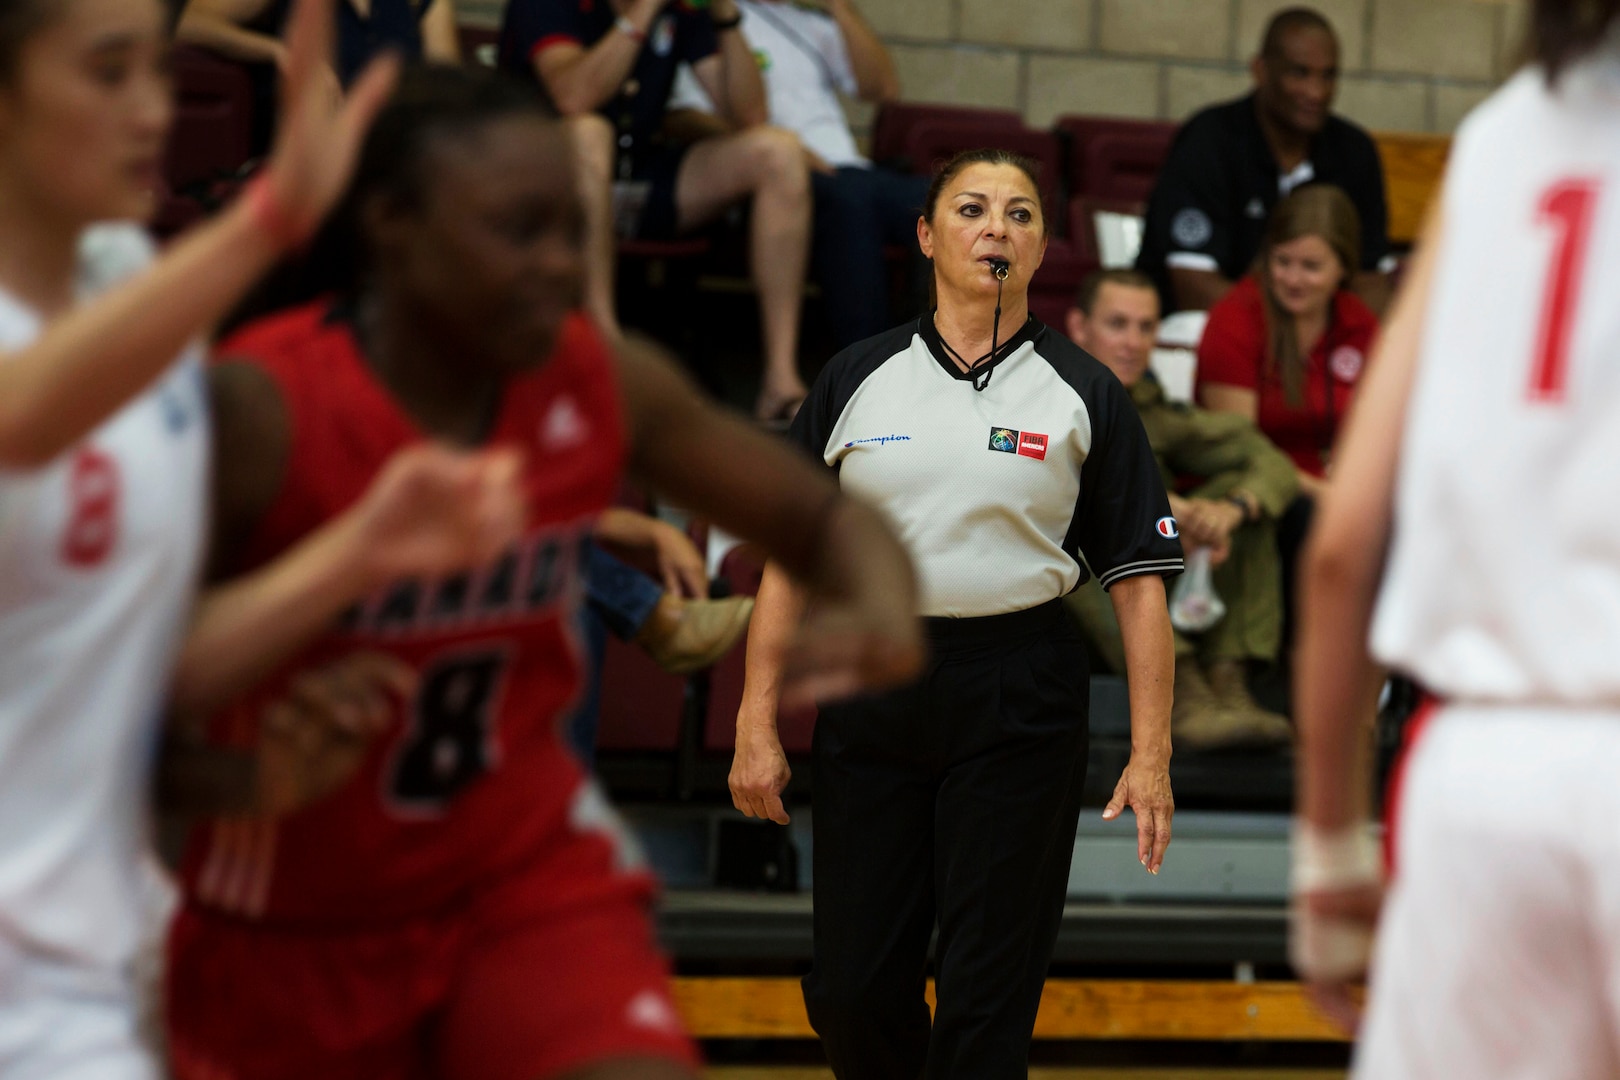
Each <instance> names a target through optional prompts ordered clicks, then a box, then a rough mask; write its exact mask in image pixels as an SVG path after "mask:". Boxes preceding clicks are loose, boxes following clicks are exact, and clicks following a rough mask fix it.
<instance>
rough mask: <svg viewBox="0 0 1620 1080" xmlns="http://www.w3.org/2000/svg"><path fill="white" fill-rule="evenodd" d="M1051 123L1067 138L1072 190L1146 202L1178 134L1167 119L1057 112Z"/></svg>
mask: <svg viewBox="0 0 1620 1080" xmlns="http://www.w3.org/2000/svg"><path fill="white" fill-rule="evenodd" d="M1054 128H1055V129H1056V130H1057V131H1058V132H1059V133H1060V135H1062V137H1063V138H1064V139H1065V141H1066V142H1067V143H1068V153H1067V159H1068V170H1067V172H1068V177H1067V178H1068V182H1069V190H1070V191H1071V192H1072V193H1073V194H1074V195H1083V196H1087V197H1089V198H1093V199H1103V200H1108V201H1121V202H1136V203H1144V204H1145V203H1146V202H1147V198H1148V195H1149V194H1151V193H1152V191H1153V185H1154V183H1155V181H1156V180H1157V179H1158V176H1159V170H1160V168H1162V167H1163V165H1164V160H1165V158H1166V157H1168V156H1169V154H1170V144H1171V143H1172V142H1173V141H1174V140H1175V134H1176V125H1175V124H1173V123H1170V122H1168V121H1162V120H1124V119H1116V118H1112V117H1101V116H1064V117H1060V118H1059V119H1058V121H1057V123H1056V124H1055V125H1054Z"/></svg>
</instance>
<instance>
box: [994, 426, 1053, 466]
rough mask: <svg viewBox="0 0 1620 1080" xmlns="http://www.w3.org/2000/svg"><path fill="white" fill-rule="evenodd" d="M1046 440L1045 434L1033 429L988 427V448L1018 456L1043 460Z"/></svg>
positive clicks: (1044, 458)
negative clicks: (1019, 429) (1020, 429)
mask: <svg viewBox="0 0 1620 1080" xmlns="http://www.w3.org/2000/svg"><path fill="white" fill-rule="evenodd" d="M1046 442H1047V439H1046V436H1045V435H1042V434H1040V433H1038V432H1034V431H1018V430H1016V429H1014V428H1004V427H993V428H991V429H990V449H991V450H995V451H997V452H999V453H1003V454H1017V455H1018V456H1019V457H1027V458H1034V459H1035V460H1036V461H1045V460H1046Z"/></svg>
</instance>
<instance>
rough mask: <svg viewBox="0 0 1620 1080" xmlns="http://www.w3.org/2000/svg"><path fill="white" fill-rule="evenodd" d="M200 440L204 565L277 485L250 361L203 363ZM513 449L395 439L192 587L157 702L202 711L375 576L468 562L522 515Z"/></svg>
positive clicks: (480, 558) (281, 466) (269, 414)
mask: <svg viewBox="0 0 1620 1080" xmlns="http://www.w3.org/2000/svg"><path fill="white" fill-rule="evenodd" d="M210 386H211V389H212V394H211V399H212V403H213V414H214V425H215V436H216V438H215V444H214V486H215V493H214V527H213V536H214V545H215V552H214V557H213V559H212V560H211V562H212V565H213V567H214V576H215V577H216V578H219V577H223V576H224V573H225V572H227V571H228V568H229V567H230V566H231V560H232V559H233V558H234V557H235V556H236V555H237V554H238V552H239V549H240V545H241V543H242V541H243V539H244V538H245V537H246V536H247V535H248V534H249V533H250V532H251V530H252V529H253V527H254V526H255V525H257V523H258V522H259V520H260V518H261V517H262V516H263V515H264V513H265V512H266V511H267V510H268V509H269V507H270V504H271V502H272V501H273V500H274V498H275V496H276V494H277V492H278V491H279V490H280V487H281V483H282V479H283V475H284V473H285V470H286V458H287V445H288V438H289V432H288V429H287V418H286V413H285V410H284V409H283V408H282V406H281V401H280V397H279V395H278V393H277V391H276V387H275V385H274V384H273V383H272V382H271V381H270V379H269V378H268V376H266V375H265V374H264V373H263V372H262V371H261V370H260V369H258V368H254V367H251V366H249V365H245V364H234V363H225V364H220V365H218V366H216V367H215V368H214V369H213V370H212V372H210ZM522 471H523V462H522V458H521V456H520V454H519V453H518V452H517V451H515V450H510V449H505V450H489V451H482V452H476V453H474V452H467V451H462V450H456V449H453V448H451V447H447V446H443V445H439V444H435V443H422V444H418V445H415V446H411V447H408V448H406V449H404V450H401V451H399V452H398V453H397V454H395V455H394V457H392V458H391V459H390V460H389V462H388V464H387V465H385V466H384V467H383V469H382V471H381V472H379V473H378V475H377V477H376V478H375V479H374V480H372V482H371V486H370V487H369V488H367V489H366V493H365V494H364V495H363V496H361V498H360V499H359V500H358V501H357V502H356V503H355V504H354V505H353V506H351V507H350V508H349V509H348V510H346V511H344V512H343V513H342V514H340V515H338V516H337V517H335V518H333V519H332V520H331V521H329V522H327V523H326V524H325V525H323V526H322V527H321V528H319V529H317V530H315V531H314V532H312V533H310V534H309V535H308V536H306V537H305V538H304V539H303V540H301V541H300V542H299V543H298V544H296V545H295V546H293V547H292V548H290V549H289V550H287V551H286V552H284V553H283V554H282V555H281V556H280V557H279V558H277V559H275V560H274V561H272V562H270V563H267V564H266V565H264V566H263V567H260V568H259V569H257V570H255V571H253V572H251V573H248V574H243V575H241V576H239V577H234V578H231V579H230V580H225V581H222V582H221V583H220V584H218V585H216V586H215V587H213V588H211V589H209V590H207V591H206V592H205V593H204V594H203V596H202V597H201V599H200V600H199V601H198V604H197V609H196V611H195V613H194V614H193V616H192V622H191V626H190V628H189V631H188V633H187V635H186V640H185V642H184V644H183V645H182V647H181V650H180V657H179V660H178V661H177V662H176V665H175V673H174V678H173V682H172V684H171V686H170V715H171V717H173V718H174V719H175V720H177V721H180V722H186V721H191V720H196V719H198V718H200V717H203V716H206V715H207V714H208V713H210V712H212V711H213V710H214V709H215V708H217V707H219V706H220V705H222V704H224V703H225V702H227V701H229V700H230V699H231V698H232V697H235V696H236V695H237V694H239V693H241V692H242V691H244V690H246V689H248V688H250V687H251V686H253V685H254V684H255V683H257V682H258V681H259V680H260V679H261V678H263V677H264V676H265V675H267V674H269V673H270V672H271V671H272V670H274V669H275V667H276V666H277V665H278V664H280V663H281V662H282V661H284V660H285V659H287V657H289V656H291V655H292V654H293V653H294V652H296V651H297V650H298V649H299V648H302V647H303V646H304V645H305V644H307V643H308V642H309V641H310V640H312V639H313V638H314V637H316V636H318V635H319V634H321V633H322V632H324V631H325V630H326V629H327V628H328V627H329V626H330V625H331V622H332V620H333V619H335V618H336V617H337V616H338V615H340V614H341V613H342V612H343V611H344V610H345V609H347V608H348V607H349V606H350V605H352V604H354V603H355V602H356V601H358V600H360V599H362V598H364V597H365V596H367V595H369V594H370V593H371V592H373V591H374V590H376V589H378V588H381V587H382V586H384V585H386V584H388V583H389V582H392V581H396V580H399V579H401V578H407V577H429V576H435V575H440V574H448V573H453V572H456V571H459V570H464V569H467V568H470V567H475V566H479V565H482V564H483V563H485V562H488V561H489V560H491V559H493V558H495V557H496V556H497V555H498V554H499V553H500V552H501V551H502V550H503V549H504V548H506V547H507V546H509V545H510V544H512V543H513V542H514V541H515V540H516V539H517V537H518V535H519V533H520V532H521V531H522V528H523V525H524V522H525V520H526V518H527V511H526V501H525V496H524V494H523V487H522V482H521V480H522Z"/></svg>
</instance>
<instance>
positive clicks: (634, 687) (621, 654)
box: [596, 634, 686, 753]
mask: <svg viewBox="0 0 1620 1080" xmlns="http://www.w3.org/2000/svg"><path fill="white" fill-rule="evenodd" d="M685 707H686V680H685V679H684V678H682V677H681V676H679V675H671V674H669V673H668V672H667V671H664V670H663V669H662V668H660V667H659V666H658V665H657V664H655V663H654V662H653V661H652V658H651V657H649V656H648V655H647V654H646V653H645V652H643V651H642V650H641V649H640V648H639V647H637V646H636V645H633V644H631V643H629V642H624V641H620V640H619V639H618V638H616V637H613V636H612V635H611V634H610V635H608V639H607V651H606V654H605V655H604V656H603V658H602V713H601V726H600V728H599V729H598V734H597V739H596V745H597V747H598V749H600V750H603V751H614V750H620V751H642V752H658V753H669V752H673V751H674V750H675V748H676V745H677V744H678V742H679V741H680V731H681V712H682V710H683V709H684V708H685Z"/></svg>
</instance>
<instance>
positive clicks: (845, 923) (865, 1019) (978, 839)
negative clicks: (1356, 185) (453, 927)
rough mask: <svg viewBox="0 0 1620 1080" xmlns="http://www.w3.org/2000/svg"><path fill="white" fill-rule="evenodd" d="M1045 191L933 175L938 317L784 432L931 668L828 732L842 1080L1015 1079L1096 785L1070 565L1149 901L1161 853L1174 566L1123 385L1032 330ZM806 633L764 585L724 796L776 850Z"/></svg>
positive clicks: (821, 391) (820, 856)
mask: <svg viewBox="0 0 1620 1080" xmlns="http://www.w3.org/2000/svg"><path fill="white" fill-rule="evenodd" d="M1034 169H1035V166H1034V164H1033V163H1031V162H1029V161H1027V160H1025V159H1023V158H1020V157H1017V156H1014V155H1010V154H1006V153H1003V152H1000V151H992V150H976V151H970V152H968V153H965V154H962V155H959V156H958V157H956V158H955V159H954V160H952V161H951V162H950V163H948V164H947V165H946V166H945V167H944V168H943V169H942V170H941V171H940V173H939V174H938V176H937V177H936V178H935V179H934V182H933V184H932V186H931V187H930V189H929V191H928V196H927V201H926V203H925V206H924V211H925V212H924V216H923V217H922V218H920V219H919V221H918V223H917V239H918V242H919V244H920V245H921V247H922V252H923V254H924V255H925V256H927V257H928V258H930V259H932V260H933V264H934V286H935V291H936V294H937V296H938V307H937V308H936V309H935V310H934V311H932V312H931V313H929V314H928V315H925V316H923V317H922V318H921V319H918V320H916V321H914V322H910V323H907V324H905V325H904V326H900V327H897V328H896V329H894V330H891V331H889V332H887V333H884V334H881V335H879V336H877V337H874V338H870V339H868V340H866V341H863V342H860V343H858V344H856V345H853V346H851V347H850V348H849V349H846V350H845V351H844V352H842V353H840V354H839V355H838V356H837V357H835V358H834V359H833V361H832V362H831V363H830V364H829V365H828V366H827V368H826V370H825V371H824V372H823V373H822V375H821V378H820V379H819V380H817V382H816V385H815V387H814V389H812V390H811V392H810V396H809V398H808V399H807V400H806V402H805V405H804V408H803V409H802V410H801V411H800V413H799V415H798V418H797V419H796V420H795V421H794V425H793V429H792V431H793V436H794V438H795V439H796V440H797V441H799V442H800V443H802V444H803V445H804V446H805V448H806V449H808V450H809V451H810V452H811V453H812V454H813V455H815V456H816V457H817V458H819V459H820V460H821V461H823V462H824V463H825V464H826V465H827V467H828V468H830V469H832V470H834V472H835V474H836V476H837V478H838V481H839V483H840V484H841V485H842V486H843V487H844V489H845V490H847V491H851V492H854V493H858V494H860V495H862V496H864V497H865V498H867V499H868V500H870V501H872V502H874V503H876V504H877V505H879V506H880V507H882V508H883V509H884V511H885V512H886V513H887V514H888V516H889V518H890V519H891V520H892V521H893V522H894V523H895V524H896V526H897V527H898V528H899V530H900V533H901V536H902V538H903V539H904V540H905V542H906V543H907V546H908V547H909V549H910V551H911V554H912V557H913V559H914V560H915V562H916V564H917V567H918V572H919V575H920V577H921V589H920V592H921V609H920V611H921V614H922V615H924V616H926V623H927V627H928V631H929V640H930V645H931V648H932V656H933V659H932V661H931V663H930V664H929V666H928V667H927V669H926V671H925V673H924V675H923V677H922V678H921V679H920V680H919V681H917V682H916V683H914V684H912V685H910V686H908V687H906V688H905V689H902V690H899V691H895V692H891V693H887V694H884V695H881V696H876V697H868V698H866V699H863V700H858V701H856V702H854V703H851V704H844V705H841V706H838V707H824V708H823V709H822V710H821V713H820V718H819V721H818V723H817V726H816V733H815V744H814V754H815V763H816V784H815V794H814V799H813V809H814V825H813V828H814V841H815V854H814V867H815V951H814V963H813V965H812V969H811V972H810V974H809V976H808V977H807V978H806V979H805V982H804V996H805V1005H806V1007H807V1009H808V1011H809V1014H810V1019H811V1023H812V1024H813V1025H814V1026H815V1029H816V1031H817V1033H818V1034H820V1035H821V1038H822V1041H823V1044H824V1045H825V1047H826V1049H827V1054H828V1057H829V1059H830V1060H831V1062H832V1066H833V1071H834V1072H835V1073H836V1074H837V1075H838V1077H839V1078H840V1080H868V1078H871V1080H878V1078H882V1080H893V1078H895V1077H916V1076H923V1075H926V1076H928V1077H930V1078H935V1077H972V1078H974V1080H997V1078H1003V1077H1005V1078H1008V1080H1010V1078H1012V1077H1019V1078H1022V1077H1024V1076H1025V1075H1026V1074H1027V1071H1028V1066H1027V1058H1028V1049H1029V1037H1030V1033H1031V1030H1032V1028H1033V1025H1034V1022H1035V1010H1036V1006H1037V1004H1038V1003H1039V1001H1040V995H1041V987H1042V984H1043V982H1044V980H1045V976H1046V968H1047V964H1048V962H1049V960H1050V958H1051V953H1052V947H1053V945H1054V943H1055V941H1056V938H1057V931H1058V923H1059V920H1060V917H1061V915H1062V909H1063V899H1064V894H1065V889H1066V886H1067V883H1068V876H1069V861H1070V857H1071V855H1072V852H1073V846H1074V835H1075V827H1076V822H1077V819H1078V817H1079V813H1080V793H1081V787H1082V784H1083V781H1084V779H1085V765H1086V748H1087V730H1086V722H1087V704H1088V698H1087V672H1086V667H1085V650H1084V647H1083V646H1082V645H1081V642H1080V637H1079V635H1078V633H1077V631H1076V630H1075V629H1074V628H1073V627H1072V626H1071V625H1070V624H1069V622H1068V621H1067V620H1066V618H1065V617H1064V616H1063V614H1062V609H1061V607H1060V605H1059V602H1058V598H1059V597H1061V596H1062V595H1064V594H1065V593H1067V592H1069V591H1070V590H1072V589H1073V588H1075V586H1076V585H1078V584H1079V583H1080V581H1081V580H1082V578H1083V577H1084V576H1085V574H1086V572H1087V571H1086V569H1085V568H1084V566H1082V563H1081V556H1082V555H1083V556H1084V558H1085V563H1086V564H1087V565H1089V567H1090V569H1091V572H1093V573H1095V574H1096V575H1097V576H1098V579H1099V580H1100V581H1101V583H1102V585H1103V587H1104V588H1106V589H1108V590H1109V591H1110V596H1111V597H1112V600H1113V604H1114V609H1115V611H1116V612H1117V613H1118V616H1119V622H1120V628H1121V630H1122V632H1123V634H1124V639H1125V651H1126V659H1127V666H1128V669H1129V680H1130V694H1131V721H1132V732H1133V737H1132V744H1133V745H1132V755H1131V759H1130V762H1129V764H1128V765H1127V766H1126V769H1125V774H1124V776H1122V777H1121V778H1120V781H1119V784H1118V786H1117V787H1116V788H1115V791H1114V797H1113V799H1112V800H1111V801H1110V803H1109V805H1108V808H1107V810H1106V811H1105V812H1104V817H1106V818H1114V817H1116V816H1117V815H1118V814H1119V813H1120V812H1121V810H1123V809H1124V807H1125V806H1127V805H1129V806H1131V807H1132V808H1133V809H1134V810H1135V812H1136V818H1137V831H1138V848H1139V855H1140V858H1141V861H1142V864H1143V865H1144V866H1145V867H1147V868H1148V869H1149V870H1151V871H1153V872H1155V873H1156V872H1157V871H1158V869H1159V865H1160V862H1161V861H1162V860H1163V857H1164V849H1165V847H1166V845H1167V844H1168V843H1169V842H1170V817H1171V813H1172V811H1173V803H1172V799H1171V795H1170V780H1169V773H1168V765H1169V758H1170V727H1169V717H1170V686H1171V680H1172V672H1173V664H1174V661H1173V658H1172V647H1171V635H1170V622H1169V618H1168V615H1167V613H1166V606H1165V593H1164V582H1163V578H1164V577H1165V576H1166V575H1171V574H1175V573H1177V572H1179V571H1180V570H1181V565H1182V564H1181V546H1180V543H1179V542H1178V541H1177V540H1176V528H1175V521H1174V519H1173V518H1172V517H1171V516H1170V509H1169V505H1168V501H1167V499H1166V496H1165V492H1164V485H1163V483H1162V482H1161V481H1160V479H1159V476H1158V473H1157V471H1156V468H1155V466H1154V463H1153V455H1152V452H1151V451H1150V450H1149V448H1148V443H1147V438H1146V436H1145V434H1144V433H1143V430H1142V425H1141V423H1140V422H1139V421H1138V419H1137V416H1136V412H1135V410H1134V409H1133V408H1132V406H1131V402H1130V399H1129V397H1127V396H1126V394H1125V392H1124V390H1123V389H1122V388H1121V387H1120V385H1119V382H1118V380H1116V379H1115V378H1114V377H1113V376H1112V375H1111V374H1110V373H1109V372H1108V370H1107V369H1106V368H1105V367H1103V366H1102V365H1101V364H1100V363H1098V362H1097V361H1096V360H1094V359H1093V358H1092V357H1090V356H1088V355H1086V354H1085V353H1084V352H1082V351H1081V350H1080V349H1079V348H1078V347H1076V346H1074V345H1073V344H1071V343H1070V342H1069V341H1068V340H1067V338H1065V337H1064V335H1062V334H1059V333H1053V332H1052V331H1050V330H1048V329H1047V328H1046V327H1045V326H1043V325H1042V324H1041V323H1039V322H1038V321H1036V320H1035V319H1034V318H1032V317H1030V316H1029V315H1028V303H1027V289H1028V285H1029V280H1030V277H1031V275H1033V274H1034V272H1035V270H1036V268H1037V267H1039V266H1040V263H1041V258H1042V255H1043V254H1044V252H1045V248H1046V217H1045V212H1044V207H1043V206H1042V205H1041V198H1040V194H1039V189H1038V186H1037V184H1036V180H1035V177H1034ZM1003 278H1004V280H1003ZM1002 326H1005V327H1008V328H1009V330H1008V332H1007V334H1006V340H1005V341H1001V340H999V328H1000V327H1002ZM804 610H805V598H804V593H803V592H802V590H801V589H800V588H799V587H798V586H797V585H796V584H793V583H792V582H790V580H789V578H788V577H787V575H786V574H784V573H783V572H782V571H781V569H780V568H778V567H776V566H774V565H772V566H770V567H769V568H768V569H767V572H766V576H765V580H764V582H763V583H762V586H761V588H760V592H759V599H758V603H757V606H756V608H755V614H754V624H753V628H752V630H751V633H750V638H749V649H748V674H747V682H746V688H745V691H744V700H743V706H742V709H741V711H740V712H739V714H738V718H737V744H736V758H735V760H734V762H733V764H732V770H731V790H732V798H733V801H734V802H735V803H736V805H737V808H738V809H740V810H742V811H743V812H744V813H745V814H748V815H749V816H751V817H768V818H770V819H772V820H774V821H777V822H782V823H785V822H786V821H787V814H786V812H785V811H784V810H783V807H782V801H781V793H782V790H783V788H784V787H785V786H786V784H787V781H788V777H789V770H788V767H787V762H786V759H785V758H784V757H783V754H782V748H781V744H780V742H779V741H778V739H777V734H776V721H775V717H776V709H777V703H778V686H779V684H780V682H781V676H782V671H781V665H780V662H779V660H778V657H779V656H780V654H781V649H782V644H783V642H784V641H785V640H786V639H787V638H788V636H789V635H790V634H791V633H792V632H793V629H794V627H795V626H796V625H797V623H798V621H799V619H800V617H801V615H802V614H803V613H804ZM821 689H823V690H825V691H828V692H832V691H837V690H841V689H843V688H842V687H839V686H836V685H832V684H824V685H823V686H822V687H821ZM936 918H937V920H938V924H939V944H938V951H937V954H936V963H935V969H936V974H937V980H938V1002H939V1007H938V1012H937V1013H936V1015H935V1018H934V1022H933V1030H932V1033H930V1028H929V1015H928V1006H927V1004H926V1003H925V1002H924V999H923V977H924V968H925V963H926V959H927V953H928V939H929V933H930V931H931V930H932V929H933V926H934V923H935V921H936Z"/></svg>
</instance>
